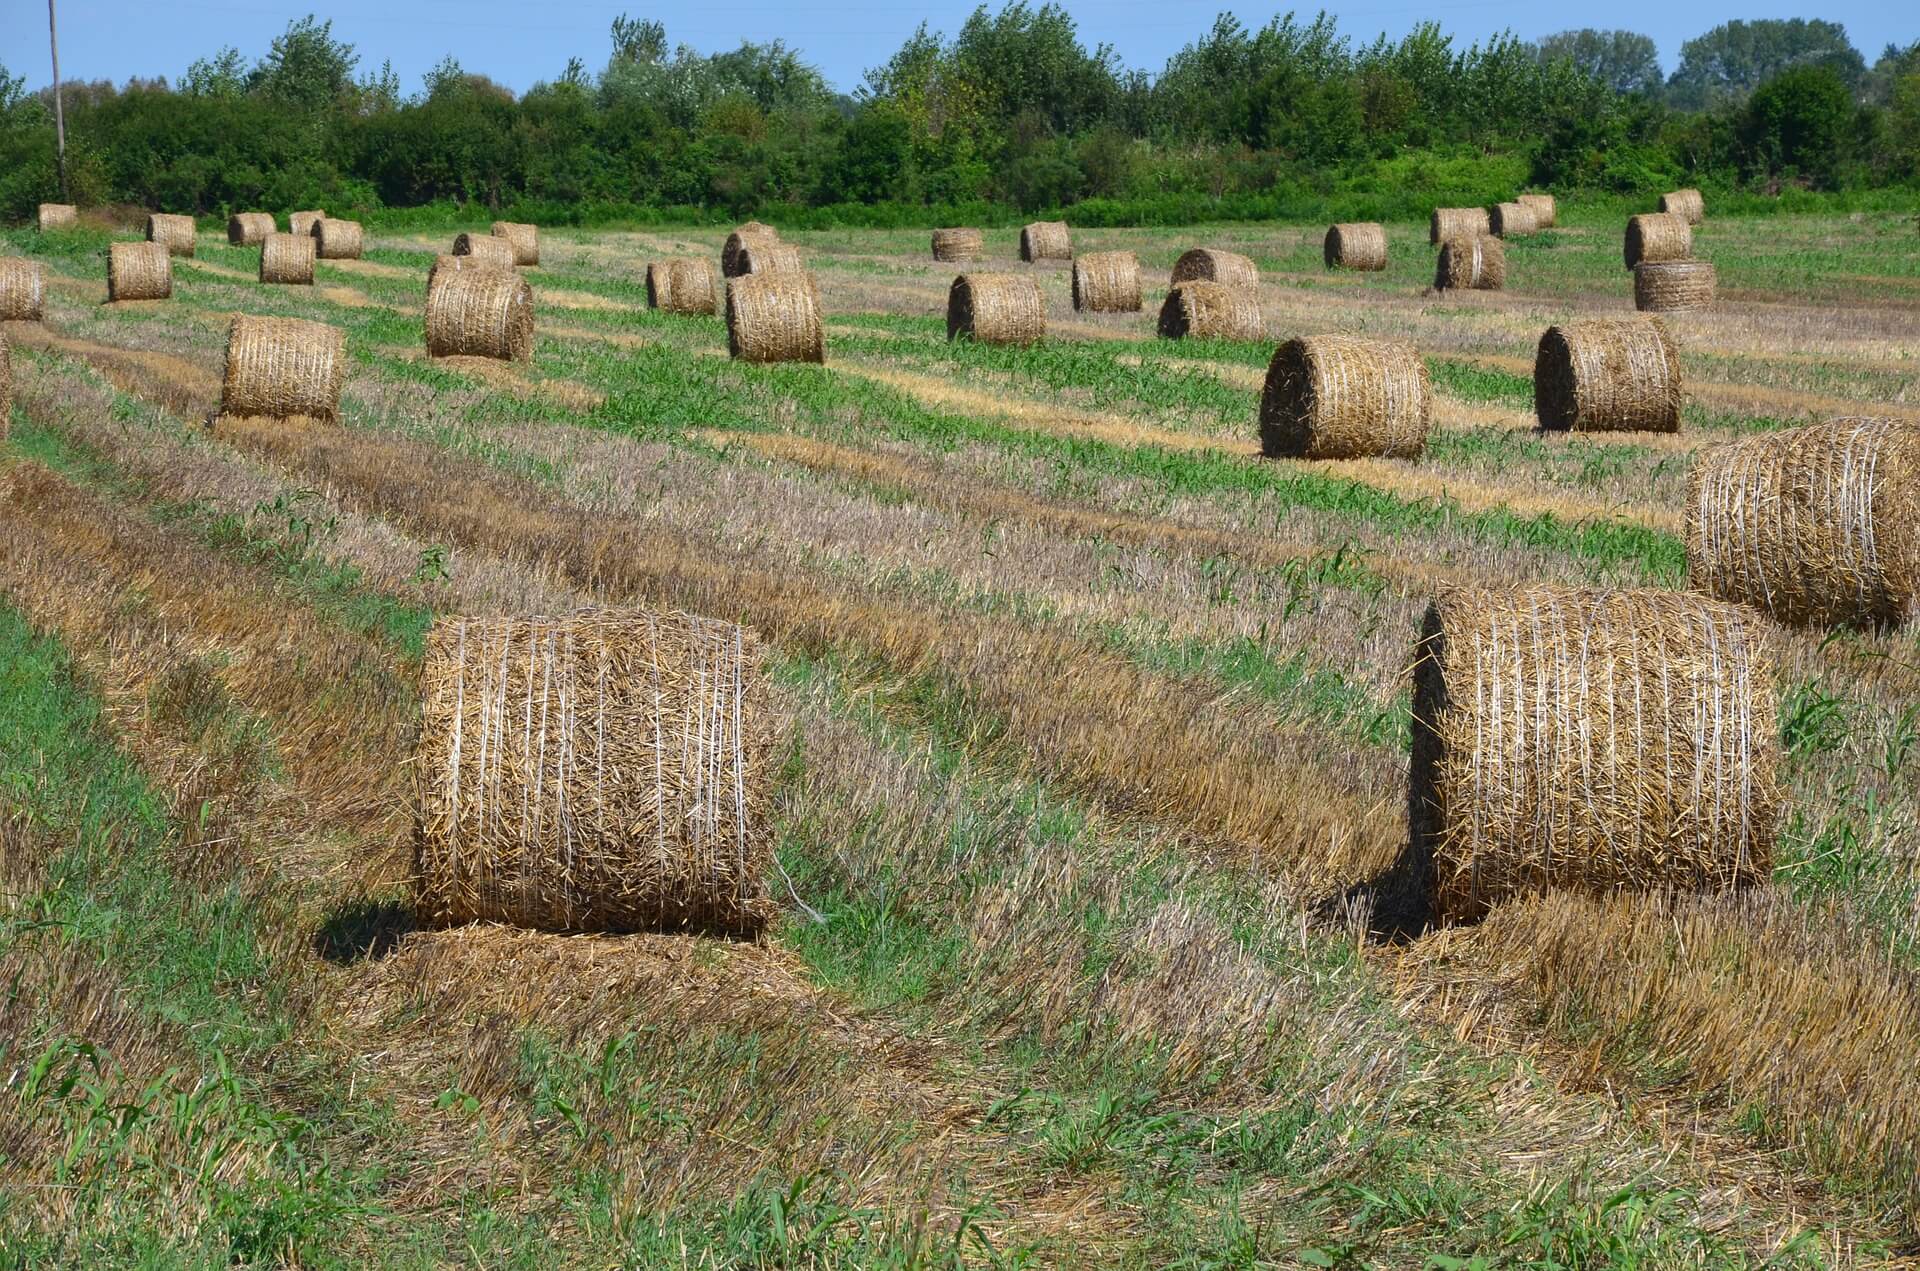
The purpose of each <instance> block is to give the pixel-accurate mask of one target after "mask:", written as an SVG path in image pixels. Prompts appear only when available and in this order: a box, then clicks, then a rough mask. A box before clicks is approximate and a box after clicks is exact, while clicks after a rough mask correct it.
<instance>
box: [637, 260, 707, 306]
mask: <svg viewBox="0 0 1920 1271" xmlns="http://www.w3.org/2000/svg"><path fill="white" fill-rule="evenodd" d="M647 307H648V308H649V309H658V310H660V312H662V313H678V314H711V313H713V312H715V311H716V310H717V309H718V307H719V300H718V297H717V296H716V295H715V293H714V290H713V270H712V269H711V268H710V267H709V266H708V265H707V262H706V261H704V260H693V259H690V258H685V257H678V258H675V259H672V260H656V261H651V262H649V263H648V265H647Z"/></svg>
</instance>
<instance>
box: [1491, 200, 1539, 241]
mask: <svg viewBox="0 0 1920 1271" xmlns="http://www.w3.org/2000/svg"><path fill="white" fill-rule="evenodd" d="M1487 227H1488V229H1489V230H1490V231H1491V232H1492V234H1493V236H1494V237H1495V238H1518V237H1520V236H1522V235H1525V234H1532V233H1535V232H1537V231H1538V230H1539V228H1540V224H1539V222H1538V221H1537V220H1536V219H1535V218H1534V215H1533V209H1532V208H1530V207H1528V206H1527V205H1526V204H1524V203H1495V204H1494V205H1493V206H1492V207H1490V208H1488V209H1487Z"/></svg>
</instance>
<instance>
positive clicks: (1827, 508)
mask: <svg viewBox="0 0 1920 1271" xmlns="http://www.w3.org/2000/svg"><path fill="white" fill-rule="evenodd" d="M1687 573H1688V576H1689V578H1690V580H1691V582H1692V584H1693V586H1694V587H1695V588H1696V589H1697V590H1699V591H1704V592H1706V593H1708V594H1709V595H1713V596H1717V597H1719V598H1720V599H1722V600H1729V601H1735V602H1738V603H1742V604H1748V605H1753V606H1754V607H1756V608H1758V609H1761V610H1764V611H1765V612H1767V613H1768V614H1771V615H1772V616H1773V617H1774V618H1775V619H1777V620H1779V621H1781V622H1785V623H1792V624H1804V625H1814V626H1822V627H1828V626H1835V625H1840V624H1848V623H1891V622H1896V621H1898V620H1900V619H1901V618H1902V617H1903V616H1904V615H1905V614H1906V613H1907V611H1908V610H1909V609H1910V608H1911V606H1912V604H1913V601H1914V599H1915V596H1916V588H1920V424H1916V423H1913V422H1910V421H1905V420H1890V419H1865V418H1856V417H1848V418H1844V419H1830V420H1828V421H1826V422H1825V423H1819V424H1808V425H1806V426H1804V427H1801V428H1790V429H1786V430H1784V431H1781V432H1774V433H1758V434H1755V435H1753V436H1750V437H1743V438H1741V439H1740V440H1738V441H1733V442H1729V443H1727V444H1726V445H1723V446H1716V447H1714V448H1713V449H1712V450H1709V451H1708V452H1706V454H1704V455H1702V456H1700V457H1698V458H1696V459H1695V460H1694V462H1693V467H1692V469H1691V470H1690V471H1689V472H1688V474H1687Z"/></svg>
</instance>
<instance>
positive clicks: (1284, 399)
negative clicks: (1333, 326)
mask: <svg viewBox="0 0 1920 1271" xmlns="http://www.w3.org/2000/svg"><path fill="white" fill-rule="evenodd" d="M1432 418H1433V389H1432V387H1431V386H1430V385H1429V384H1428V382H1427V364H1426V362H1425V360H1423V359H1422V358H1421V356H1420V354H1419V352H1418V351H1417V350H1415V349H1414V347H1413V346H1412V345H1410V344H1400V343H1396V342H1392V341H1387V340H1362V339H1355V338H1354V337H1352V336H1344V335H1318V336H1306V337H1302V338H1299V339H1293V340H1288V341H1287V342H1286V343H1285V344H1283V345H1281V346H1280V347H1279V348H1278V349H1277V350H1275V352H1274V355H1273V360H1272V361H1271V362H1270V363H1268V365H1267V383H1266V389H1265V391H1264V392H1263V393H1262V394H1261V396H1260V452H1261V453H1262V454H1264V455H1266V456H1268V457H1269V458H1289V459H1355V458H1360V457H1362V456H1368V455H1378V456H1381V457H1386V458H1396V459H1414V458H1418V457H1419V455H1420V453H1421V452H1422V451H1423V450H1425V449H1426V445H1427V428H1428V425H1429V424H1430V423H1431V421H1432Z"/></svg>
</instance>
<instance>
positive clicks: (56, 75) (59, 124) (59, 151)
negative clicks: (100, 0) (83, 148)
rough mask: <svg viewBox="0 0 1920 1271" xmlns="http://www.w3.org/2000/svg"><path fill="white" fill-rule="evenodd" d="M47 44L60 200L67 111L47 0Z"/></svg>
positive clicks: (57, 43) (57, 36)
mask: <svg viewBox="0 0 1920 1271" xmlns="http://www.w3.org/2000/svg"><path fill="white" fill-rule="evenodd" d="M47 44H48V45H49V47H51V48H52V49H53V138H54V153H55V154H56V156H57V157H58V162H59V165H60V198H61V200H62V201H65V200H66V198H67V197H68V196H67V111H66V107H65V106H64V105H62V104H61V101H60V32H59V30H58V28H57V27H55V25H54V21H53V0H47Z"/></svg>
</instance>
